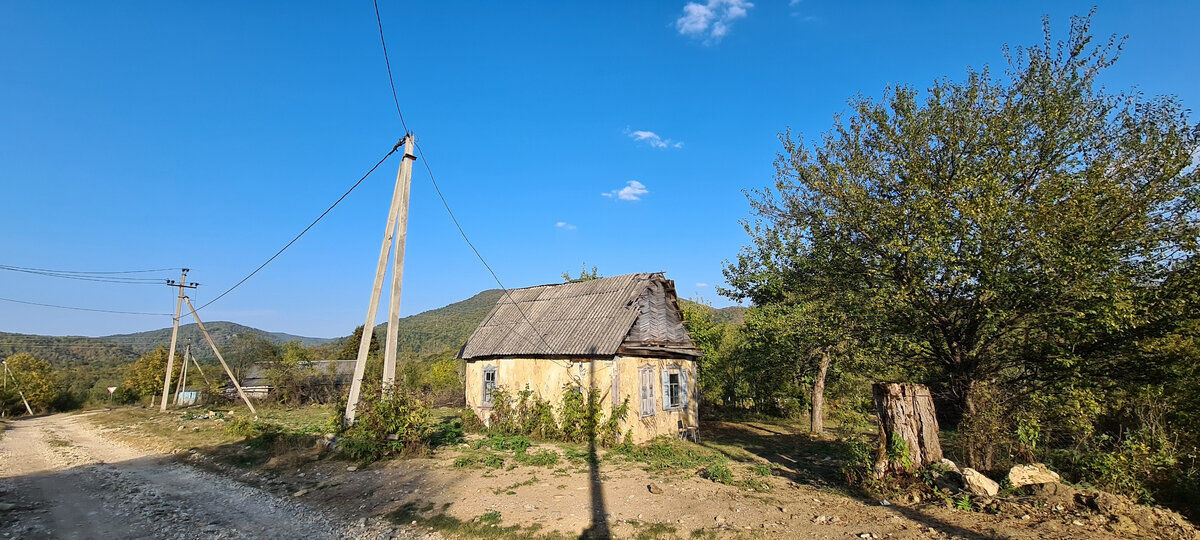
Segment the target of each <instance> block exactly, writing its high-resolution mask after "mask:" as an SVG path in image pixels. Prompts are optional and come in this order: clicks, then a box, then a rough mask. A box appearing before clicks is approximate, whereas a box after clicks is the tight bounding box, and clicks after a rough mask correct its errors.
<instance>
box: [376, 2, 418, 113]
mask: <svg viewBox="0 0 1200 540" xmlns="http://www.w3.org/2000/svg"><path fill="white" fill-rule="evenodd" d="M373 1H374V2H375V24H377V25H378V26H379V45H380V46H381V47H382V48H383V63H384V64H386V65H387V72H388V84H390V85H391V86H392V102H393V103H395V104H396V115H397V116H399V117H400V126H401V127H403V128H404V132H405V133H411V132H410V131H409V130H408V124H405V123H404V113H402V112H400V98H399V97H397V96H396V80H395V79H394V78H393V77H392V62H391V60H388V51H387V42H386V41H384V39H383V19H381V18H380V17H379V0H373Z"/></svg>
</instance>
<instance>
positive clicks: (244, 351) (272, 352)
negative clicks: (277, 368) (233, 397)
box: [222, 332, 281, 380]
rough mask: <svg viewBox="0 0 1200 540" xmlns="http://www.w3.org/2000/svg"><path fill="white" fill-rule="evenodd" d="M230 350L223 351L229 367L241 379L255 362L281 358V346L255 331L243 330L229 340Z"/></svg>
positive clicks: (268, 362) (263, 362)
mask: <svg viewBox="0 0 1200 540" xmlns="http://www.w3.org/2000/svg"><path fill="white" fill-rule="evenodd" d="M228 349H229V350H228V351H222V353H223V354H224V356H225V360H226V361H228V362H229V369H231V370H233V374H234V376H236V377H237V378H238V380H241V379H242V378H243V377H245V376H246V375H247V374H248V373H249V372H250V368H251V367H252V366H253V365H254V364H271V363H274V362H277V361H278V360H279V359H280V356H281V352H280V348H279V347H277V346H275V344H274V343H271V342H270V341H267V339H266V338H264V337H262V336H260V335H258V334H256V333H254V332H243V333H241V334H238V335H236V336H234V337H233V339H232V340H230V342H229V347H228Z"/></svg>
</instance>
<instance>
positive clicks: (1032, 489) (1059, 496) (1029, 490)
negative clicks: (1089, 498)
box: [1021, 482, 1079, 512]
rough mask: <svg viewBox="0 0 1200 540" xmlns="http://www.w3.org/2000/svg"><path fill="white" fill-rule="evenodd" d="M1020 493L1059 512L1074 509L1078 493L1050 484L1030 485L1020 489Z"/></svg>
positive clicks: (1065, 487)
mask: <svg viewBox="0 0 1200 540" xmlns="http://www.w3.org/2000/svg"><path fill="white" fill-rule="evenodd" d="M1021 492H1022V493H1025V494H1027V495H1029V496H1032V497H1033V498H1035V499H1037V500H1039V501H1044V502H1045V503H1046V506H1047V507H1050V508H1053V509H1055V510H1057V511H1059V512H1062V511H1063V510H1069V509H1074V508H1075V501H1076V498H1077V496H1078V495H1079V491H1078V490H1076V489H1075V488H1073V487H1071V486H1068V485H1066V484H1060V483H1058V482H1051V483H1047V484H1031V485H1027V486H1024V487H1022V488H1021Z"/></svg>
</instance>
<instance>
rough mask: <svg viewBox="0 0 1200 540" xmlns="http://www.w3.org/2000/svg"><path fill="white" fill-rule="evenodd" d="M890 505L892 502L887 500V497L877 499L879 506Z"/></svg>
mask: <svg viewBox="0 0 1200 540" xmlns="http://www.w3.org/2000/svg"><path fill="white" fill-rule="evenodd" d="M891 505H892V503H890V502H888V500H887V499H884V500H882V501H879V506H891Z"/></svg>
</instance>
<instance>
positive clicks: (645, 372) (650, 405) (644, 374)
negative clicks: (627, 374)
mask: <svg viewBox="0 0 1200 540" xmlns="http://www.w3.org/2000/svg"><path fill="white" fill-rule="evenodd" d="M638 381H639V384H638V386H639V387H640V390H641V393H640V397H641V399H640V402H641V413H642V416H654V366H642V368H641V369H639V370H638Z"/></svg>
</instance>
